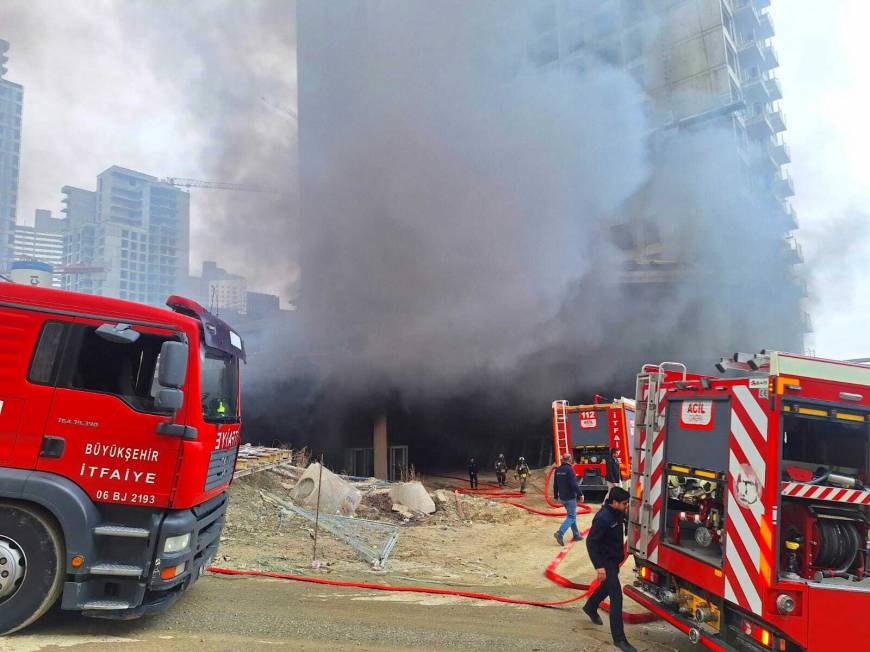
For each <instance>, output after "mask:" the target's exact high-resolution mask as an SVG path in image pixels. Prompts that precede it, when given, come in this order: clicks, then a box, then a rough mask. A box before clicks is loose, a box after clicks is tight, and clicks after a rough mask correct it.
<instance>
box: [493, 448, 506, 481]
mask: <svg viewBox="0 0 870 652" xmlns="http://www.w3.org/2000/svg"><path fill="white" fill-rule="evenodd" d="M507 470H508V465H507V460H505V458H504V453H499V454H498V457H497V458H496V460H495V478H496V480H498V486H499V487H504V486H506V485H507Z"/></svg>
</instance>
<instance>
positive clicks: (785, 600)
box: [776, 593, 797, 615]
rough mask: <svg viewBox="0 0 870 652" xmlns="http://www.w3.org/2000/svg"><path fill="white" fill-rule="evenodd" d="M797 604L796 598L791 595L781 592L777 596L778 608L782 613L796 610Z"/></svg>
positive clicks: (786, 613)
mask: <svg viewBox="0 0 870 652" xmlns="http://www.w3.org/2000/svg"><path fill="white" fill-rule="evenodd" d="M796 606H797V605H796V604H795V601H794V598H793V597H791V596H790V595H787V594H785V593H780V594H779V595H778V596H777V597H776V610H777V611H778V612H779V613H781V614H784V615H788V614H790V613H791V612H792V611H794V609H795V607H796Z"/></svg>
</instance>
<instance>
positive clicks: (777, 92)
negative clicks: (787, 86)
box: [764, 76, 782, 102]
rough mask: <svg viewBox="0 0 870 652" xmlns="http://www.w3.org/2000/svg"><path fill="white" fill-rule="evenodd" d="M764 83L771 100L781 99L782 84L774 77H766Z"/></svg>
mask: <svg viewBox="0 0 870 652" xmlns="http://www.w3.org/2000/svg"><path fill="white" fill-rule="evenodd" d="M764 85H765V86H766V87H767V95H768V96H769V97H770V101H771V102H775V101H776V100H781V99H782V86H781V85H780V83H779V80H778V79H777V78H776V77H772V76H771V77H768V78H767V79H765V80H764Z"/></svg>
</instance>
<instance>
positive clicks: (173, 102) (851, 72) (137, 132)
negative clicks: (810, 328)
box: [0, 0, 870, 359]
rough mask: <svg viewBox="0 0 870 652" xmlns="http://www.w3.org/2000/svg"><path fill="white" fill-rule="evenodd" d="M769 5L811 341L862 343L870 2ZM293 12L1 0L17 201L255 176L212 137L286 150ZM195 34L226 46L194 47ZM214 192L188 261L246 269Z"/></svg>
mask: <svg viewBox="0 0 870 652" xmlns="http://www.w3.org/2000/svg"><path fill="white" fill-rule="evenodd" d="M772 5H773V6H772V8H771V9H770V10H769V11H770V12H771V15H772V17H773V19H774V24H775V27H776V37H775V40H774V43H775V46H776V48H777V50H778V51H779V54H780V64H781V66H780V68H779V69H778V71H777V75H778V76H779V78H780V80H781V81H782V86H783V93H784V99H783V102H782V104H783V108H784V113H785V118H786V121H787V126H788V131H787V132H786V133H785V138H786V140H787V142H788V143H789V144H790V146H791V153H792V161H793V162H792V164H791V166H790V173H791V175H792V177H793V179H794V183H795V187H796V196H795V197H794V198H793V205H794V207H795V209H796V211H797V214H798V218H799V220H800V224H801V230H800V231H799V232H798V234H797V236H798V239H799V241H800V242H801V244H802V246H803V250H804V255H805V257H806V259H807V263H808V264H807V267H808V268H809V269H811V278H810V284H811V300H810V304H809V306H808V308H809V311H810V314H811V317H812V320H813V324H814V331H815V332H814V333H813V334H812V337H811V340H810V342H809V345H810V347H811V349H812V350H814V351H815V353H816V354H818V355H820V356H824V357H830V358H838V359H839V358H852V357H867V356H870V342H868V341H867V339H866V337H865V335H864V333H865V331H866V329H865V328H862V327H860V325H861V324H862V323H863V322H865V321H867V320H868V319H870V278H868V277H867V275H866V274H865V273H864V269H865V264H864V261H865V260H867V259H868V257H870V237H868V235H867V228H866V227H867V224H868V206H870V201H868V199H870V197H868V195H870V183H868V181H870V166H867V165H866V164H864V159H865V157H866V154H867V152H868V151H870V125H868V122H867V119H866V115H867V106H868V100H870V81H868V79H867V76H866V74H865V72H866V70H865V63H864V62H866V61H868V60H870V39H868V38H867V35H866V25H867V24H868V22H870V20H868V19H870V3H867V2H866V1H865V0H830V1H829V2H824V3H820V2H818V1H817V0H774V2H773V3H772ZM287 7H290V9H287ZM292 13H293V12H292V5H291V4H289V3H286V2H282V1H277V0H276V1H274V2H246V3H233V2H226V1H224V2H221V1H218V0H215V1H213V2H212V1H210V2H205V1H204V0H201V1H198V2H179V1H177V0H176V1H173V0H165V1H164V2H160V3H153V2H145V1H144V0H129V1H127V2H120V0H115V1H112V0H90V1H89V2H88V3H81V2H74V1H70V0H0V38H2V39H5V40H7V41H9V42H10V44H11V48H10V51H9V57H10V61H9V72H8V74H7V78H8V79H10V80H12V81H15V82H18V83H20V84H22V85H24V87H25V95H24V114H23V115H24V125H23V137H22V152H21V186H20V193H19V198H20V200H19V211H18V212H19V215H20V216H22V218H23V219H24V220H31V219H32V215H33V211H34V209H37V208H48V209H52V210H54V211H58V210H59V209H60V199H61V194H60V188H61V187H62V186H64V185H74V186H79V187H83V188H90V189H92V188H94V185H95V180H96V175H97V174H98V173H99V172H101V171H102V170H104V169H105V168H107V167H109V166H110V165H113V164H117V165H121V166H124V167H128V168H132V169H136V170H140V171H143V172H146V173H149V174H153V175H155V176H158V177H169V176H174V177H192V178H200V179H216V180H225V181H248V182H254V183H256V182H258V181H262V179H258V178H252V177H250V176H246V170H247V169H254V170H256V169H257V166H256V165H253V164H252V163H256V162H257V161H255V160H240V161H238V162H236V161H234V159H233V156H232V150H227V148H226V147H225V146H224V143H225V142H226V141H228V140H229V139H228V138H227V133H228V131H227V130H229V132H230V133H231V134H232V138H233V139H235V140H238V139H242V140H243V139H244V138H245V132H244V129H250V132H251V135H250V137H251V139H252V140H253V141H254V142H255V143H262V144H263V147H260V148H259V149H260V150H264V149H265V146H266V145H268V147H270V148H273V149H274V150H276V151H277V154H276V153H275V152H271V153H270V154H269V156H277V157H278V158H277V160H280V161H282V165H283V162H284V161H286V160H287V158H289V156H290V154H291V153H292V150H293V147H294V135H293V126H292V124H290V122H289V121H288V119H287V117H286V116H285V115H283V114H282V113H281V112H280V111H278V110H276V109H275V108H273V107H270V106H269V105H268V104H267V102H264V101H263V100H262V99H261V98H263V97H265V98H266V99H267V100H268V102H270V103H271V104H273V105H275V104H277V105H283V106H293V105H294V104H295V79H296V75H295V57H294V55H293V51H292V46H293V40H294V26H293V25H292ZM273 14H274V16H273ZM152 18H153V19H152ZM268 20H275V21H278V20H280V21H286V22H287V27H286V31H285V30H283V29H279V30H275V29H274V24H270V25H268V27H269V30H264V31H263V32H262V33H259V32H257V31H256V28H257V25H258V24H260V23H263V22H265V21H268ZM280 24H284V23H283V22H282V23H280ZM275 33H277V34H278V38H277V39H275V38H274V34H275ZM267 37H272V38H273V40H272V41H269V40H267ZM204 47H205V48H215V49H222V52H220V53H217V54H216V53H214V52H210V53H209V54H207V55H206V54H203V52H202V51H201V48H204ZM197 48H200V50H199V51H198V50H197ZM252 68H253V69H254V70H264V71H268V72H269V74H268V75H264V77H266V78H268V79H269V80H270V81H269V84H270V85H269V86H266V85H261V86H258V85H257V84H256V81H257V79H256V77H255V78H254V80H253V81H252V82H250V83H248V82H247V81H246V82H242V81H241V78H242V76H243V73H244V71H245V70H249V69H252ZM275 79H278V80H279V81H278V83H275V82H274V80H275ZM190 89H194V90H195V92H189V91H190ZM211 89H213V91H214V92H215V93H216V94H220V95H221V97H222V98H225V97H226V96H227V95H229V96H231V98H232V100H233V102H234V103H235V106H237V107H238V111H239V114H240V115H242V116H244V118H245V119H244V121H242V122H240V123H238V122H237V123H234V122H232V120H231V119H230V118H228V117H226V116H220V115H219V116H216V115H215V114H214V112H213V111H212V110H211V108H210V102H209V91H210V90H211ZM192 97H195V100H196V101H192V99H191V98H192ZM235 163H239V164H238V165H235ZM215 192H216V191H197V190H193V191H192V201H191V222H192V242H193V245H192V256H191V259H192V260H191V270H192V271H195V270H197V269H198V268H199V264H200V262H201V261H202V260H203V259H217V260H218V262H219V264H221V265H222V266H224V267H226V268H228V269H229V270H230V271H244V270H245V269H247V268H248V267H249V266H250V265H251V260H250V258H251V257H252V256H255V255H256V254H257V252H255V251H253V252H252V251H242V252H234V251H232V250H231V249H230V248H229V245H228V244H227V243H226V242H225V238H226V233H216V232H214V229H213V227H212V225H213V223H214V220H213V219H212V218H213V215H214V214H215V213H217V212H221V211H223V212H227V211H230V212H231V211H232V210H234V204H233V202H238V201H239V199H238V198H230V197H229V196H228V195H221V194H215ZM227 207H229V208H227ZM266 209H267V208H264V210H266ZM222 238H223V239H224V240H222ZM288 246H289V245H288ZM264 249H266V248H264ZM279 274H283V270H279ZM255 283H257V284H259V285H260V287H255V288H254V289H259V290H266V291H275V292H281V291H283V289H284V288H283V287H282V286H281V284H280V283H278V282H273V281H270V276H269V275H268V274H262V275H261V276H259V277H258V278H256V279H255Z"/></svg>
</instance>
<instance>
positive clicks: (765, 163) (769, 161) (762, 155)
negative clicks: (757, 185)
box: [751, 141, 779, 178]
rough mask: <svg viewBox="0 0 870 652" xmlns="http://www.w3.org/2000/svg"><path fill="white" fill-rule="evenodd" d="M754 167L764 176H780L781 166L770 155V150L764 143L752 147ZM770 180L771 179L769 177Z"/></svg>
mask: <svg viewBox="0 0 870 652" xmlns="http://www.w3.org/2000/svg"><path fill="white" fill-rule="evenodd" d="M751 151H752V154H751V156H752V167H753V168H755V169H756V170H758V171H759V172H760V173H761V174H764V175H778V174H779V164H778V163H777V162H776V161H775V160H774V159H773V157H772V156H771V155H770V148H769V147H768V146H767V145H766V144H765V143H764V141H762V142H759V143H757V144H756V145H755V146H754V147H752V150H751ZM768 178H769V177H768Z"/></svg>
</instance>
